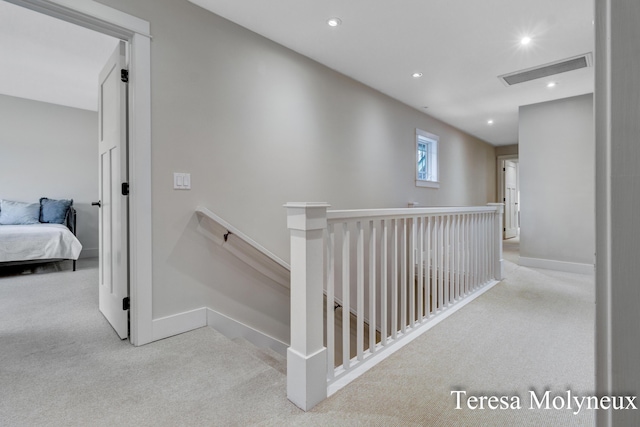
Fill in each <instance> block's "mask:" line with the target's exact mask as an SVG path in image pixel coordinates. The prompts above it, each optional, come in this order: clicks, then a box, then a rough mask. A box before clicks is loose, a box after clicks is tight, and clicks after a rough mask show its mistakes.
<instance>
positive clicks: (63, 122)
mask: <svg viewBox="0 0 640 427" xmlns="http://www.w3.org/2000/svg"><path fill="white" fill-rule="evenodd" d="M0 150H1V151H0V153H1V154H0V198H3V199H9V200H18V201H25V202H35V201H38V200H39V199H40V197H49V198H51V199H73V204H74V206H75V208H76V210H77V212H78V217H77V221H78V226H77V236H78V240H80V242H81V243H82V246H83V251H82V254H81V256H82V257H86V256H97V255H98V253H97V249H98V212H97V209H96V208H92V207H91V202H92V201H94V200H97V198H98V114H97V113H96V112H95V111H86V110H80V109H77V108H70V107H62V106H58V105H54V104H48V103H44V102H39V101H31V100H26V99H22V98H15V97H11V96H6V95H0Z"/></svg>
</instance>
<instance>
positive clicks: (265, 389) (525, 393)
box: [0, 247, 594, 426]
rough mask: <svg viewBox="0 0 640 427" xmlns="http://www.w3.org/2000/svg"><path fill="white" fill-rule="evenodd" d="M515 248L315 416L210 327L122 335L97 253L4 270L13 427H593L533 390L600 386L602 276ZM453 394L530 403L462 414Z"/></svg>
mask: <svg viewBox="0 0 640 427" xmlns="http://www.w3.org/2000/svg"><path fill="white" fill-rule="evenodd" d="M515 250H516V251H517V247H516V248H515ZM510 256H511V255H510V253H508V252H505V259H507V261H506V262H505V264H506V277H507V278H506V279H505V280H504V281H503V282H501V283H500V284H498V285H496V286H495V287H494V288H493V289H492V290H491V291H489V292H487V293H485V294H484V295H482V296H481V297H479V298H478V299H477V300H475V301H474V302H472V303H471V304H469V305H468V306H466V307H465V308H463V309H462V310H461V311H459V312H457V313H455V314H454V315H452V316H451V317H450V318H449V319H447V320H445V321H444V322H442V323H441V324H439V325H437V326H436V327H434V328H433V329H431V330H430V331H428V332H426V333H425V334H424V335H422V336H421V337H419V338H417V339H416V340H415V341H413V342H412V343H411V344H409V345H407V346H406V347H405V349H403V350H401V351H399V352H397V353H396V354H394V355H392V356H391V357H389V358H388V359H386V360H385V361H383V362H382V363H380V364H379V365H378V366H376V367H375V368H374V369H372V370H371V371H369V372H367V373H366V374H364V375H363V376H361V377H360V378H358V379H357V380H356V381H355V382H354V383H352V384H351V385H349V386H348V387H346V388H344V389H342V390H341V391H339V392H338V393H336V394H335V395H334V396H332V397H331V398H329V399H327V400H326V401H324V402H322V403H321V404H320V405H318V406H317V407H316V408H314V409H313V410H312V411H310V412H307V413H304V412H302V411H300V410H299V409H297V408H296V407H295V406H294V405H292V404H291V403H290V402H289V401H288V400H287V399H286V378H285V376H284V375H283V374H282V372H281V371H282V367H281V366H280V367H278V366H277V364H275V365H274V364H273V363H272V364H267V363H264V360H265V359H264V357H261V356H260V355H259V354H256V353H255V352H252V351H249V350H248V349H247V348H246V346H244V345H238V344H237V343H235V342H233V341H230V340H228V339H227V338H225V337H224V336H222V335H221V334H219V333H217V332H216V331H214V330H212V329H211V328H202V329H199V330H196V331H193V332H189V333H186V334H182V335H179V336H176V337H172V338H169V339H166V340H162V341H158V342H155V343H151V344H149V345H146V346H142V347H137V348H136V347H132V346H131V345H129V344H128V342H126V341H120V340H119V339H117V337H116V335H115V333H114V332H113V331H112V330H111V328H110V326H109V325H108V324H107V323H106V321H105V320H104V319H103V318H102V316H101V315H100V313H99V312H98V309H97V289H96V286H95V283H96V277H97V268H96V264H95V262H93V261H91V260H89V261H87V260H83V262H81V263H80V264H79V269H78V271H76V272H71V271H68V270H64V269H63V270H62V271H51V272H46V269H45V271H42V272H38V271H36V273H35V274H24V275H22V274H2V273H0V425H2V426H5V425H6V426H44V425H51V426H88V425H91V426H94V425H95V426H113V425H119V426H129V425H131V426H147V425H148V426H152V425H153V426H174V425H185V426H246V425H260V426H283V425H288V426H360V425H362V426H364V425H366V426H529V425H530V426H592V425H593V424H594V414H593V411H586V410H584V409H583V410H581V411H580V412H579V413H578V414H577V415H573V413H572V412H573V411H572V410H569V409H563V410H556V409H548V410H545V409H540V410H538V409H529V403H530V402H529V390H532V389H533V390H535V391H536V392H537V393H538V395H540V394H542V393H544V391H545V390H550V391H551V396H552V397H553V396H555V395H556V394H564V395H566V391H567V390H571V391H572V392H574V393H575V394H579V395H584V394H590V393H591V392H592V391H593V388H594V357H593V335H594V333H593V325H594V284H593V278H592V277H588V276H581V275H575V274H569V273H558V272H552V271H546V270H535V269H529V268H525V267H519V266H517V265H516V264H514V263H512V262H510V261H508V259H510V258H509V257H510ZM452 390H465V391H467V392H468V393H469V394H468V395H494V394H495V395H498V396H502V395H507V396H518V397H520V399H521V403H522V408H521V409H505V410H503V409H497V410H490V409H476V410H471V409H468V408H466V405H464V399H463V401H462V409H455V404H456V401H455V396H452V395H451V391H452ZM574 411H575V409H574Z"/></svg>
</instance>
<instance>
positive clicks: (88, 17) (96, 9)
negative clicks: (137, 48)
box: [6, 0, 151, 37]
mask: <svg viewBox="0 0 640 427" xmlns="http://www.w3.org/2000/svg"><path fill="white" fill-rule="evenodd" d="M6 1H8V2H9V3H14V4H17V5H19V6H22V7H26V8H28V9H31V10H35V11H37V12H41V13H44V14H46V15H49V16H53V17H55V18H59V19H62V20H65V21H69V22H73V23H76V24H79V25H81V26H83V27H87V28H91V29H93V30H96V31H99V32H102V33H105V34H109V35H116V34H117V33H121V31H122V30H126V32H128V33H129V34H134V33H136V34H140V35H144V36H146V37H151V36H150V35H149V23H148V22H147V21H145V20H143V19H140V18H137V17H135V16H132V15H129V14H126V13H123V12H121V11H119V10H117V9H113V8H111V7H109V6H105V5H103V4H100V3H97V2H95V1H92V0H6ZM114 32H115V33H116V34H114Z"/></svg>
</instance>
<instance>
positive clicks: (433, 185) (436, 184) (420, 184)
mask: <svg viewBox="0 0 640 427" xmlns="http://www.w3.org/2000/svg"><path fill="white" fill-rule="evenodd" d="M419 136H422V137H424V138H428V139H431V140H433V141H435V142H436V147H437V148H436V168H437V171H438V180H437V181H427V180H422V179H418V158H417V156H418V144H419V141H418V137H419ZM415 140H416V148H415V158H414V164H415V172H416V187H425V188H440V137H439V136H438V135H435V134H433V133H429V132H426V131H424V130H422V129H418V128H416V137H415Z"/></svg>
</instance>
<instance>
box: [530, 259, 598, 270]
mask: <svg viewBox="0 0 640 427" xmlns="http://www.w3.org/2000/svg"><path fill="white" fill-rule="evenodd" d="M518 264H519V265H522V266H524V267H533V268H544V269H547V270H557V271H566V272H567V273H578V274H593V272H594V269H595V266H594V265H593V264H580V263H577V262H566V261H556V260H552V259H542V258H528V257H520V258H519V259H518Z"/></svg>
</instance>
